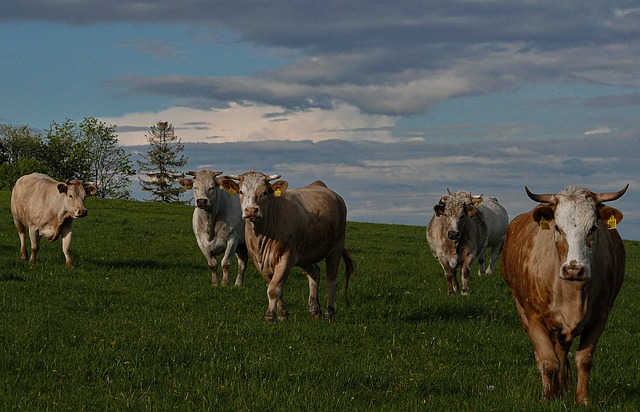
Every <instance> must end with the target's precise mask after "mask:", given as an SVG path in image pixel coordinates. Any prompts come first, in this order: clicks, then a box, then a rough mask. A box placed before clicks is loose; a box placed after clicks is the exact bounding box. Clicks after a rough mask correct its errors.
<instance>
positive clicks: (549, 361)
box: [527, 319, 563, 399]
mask: <svg viewBox="0 0 640 412" xmlns="http://www.w3.org/2000/svg"><path fill="white" fill-rule="evenodd" d="M527 326H528V330H527V333H528V334H529V339H530V340H531V344H532V345H533V352H534V355H535V358H536V364H537V366H538V370H539V371H540V375H541V376H542V396H543V397H544V398H545V399H549V398H553V397H555V396H557V395H559V394H560V393H561V392H562V389H563V386H562V382H561V379H560V378H561V375H563V374H562V373H561V364H560V360H559V359H558V355H557V354H556V351H555V345H554V343H553V342H552V341H551V338H550V337H549V334H548V332H547V330H546V329H545V328H544V326H543V325H542V324H541V323H540V321H539V320H537V319H536V320H531V319H530V320H529V322H528V325H527Z"/></svg>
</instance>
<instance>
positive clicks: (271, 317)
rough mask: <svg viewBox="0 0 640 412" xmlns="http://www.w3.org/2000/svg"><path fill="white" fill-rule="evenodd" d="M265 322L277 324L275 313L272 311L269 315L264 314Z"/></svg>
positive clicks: (269, 311) (268, 312)
mask: <svg viewBox="0 0 640 412" xmlns="http://www.w3.org/2000/svg"><path fill="white" fill-rule="evenodd" d="M264 320H265V321H267V322H269V323H273V322H275V321H276V315H275V313H273V311H271V310H268V311H267V313H265V314H264Z"/></svg>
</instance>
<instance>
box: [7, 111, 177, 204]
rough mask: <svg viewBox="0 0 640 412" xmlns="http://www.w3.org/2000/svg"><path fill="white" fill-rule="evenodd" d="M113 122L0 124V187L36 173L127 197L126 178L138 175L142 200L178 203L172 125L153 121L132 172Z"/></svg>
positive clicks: (102, 194)
mask: <svg viewBox="0 0 640 412" xmlns="http://www.w3.org/2000/svg"><path fill="white" fill-rule="evenodd" d="M116 128H117V126H115V125H108V124H106V123H104V122H102V121H100V120H98V119H96V118H93V117H89V118H85V119H84V120H82V121H81V122H79V123H76V122H73V121H72V120H70V119H66V120H65V121H64V122H62V123H57V122H55V121H53V122H51V125H50V127H49V129H47V130H45V131H44V132H41V131H38V130H35V129H33V128H30V127H29V126H26V125H22V126H12V125H8V124H0V190H11V189H12V188H13V185H14V184H15V182H16V180H18V178H19V177H20V176H23V175H26V174H29V173H34V172H39V173H44V174H47V175H49V176H51V177H52V178H54V179H56V180H60V181H67V180H71V179H79V180H83V181H86V182H92V183H93V184H94V185H95V186H96V188H97V193H96V195H97V196H100V197H103V198H112V199H130V198H131V190H130V186H131V180H132V177H133V176H135V175H136V173H139V178H140V183H141V186H142V189H143V190H144V191H146V192H149V193H150V195H151V197H150V198H149V199H145V200H151V201H158V202H167V203H170V202H180V196H181V194H182V192H183V189H182V187H181V186H180V185H179V184H178V180H179V179H180V178H182V177H183V173H182V172H180V168H182V167H184V166H185V165H186V164H187V158H186V157H185V156H184V155H183V154H182V152H183V150H184V146H183V144H182V143H181V141H180V139H179V138H178V137H177V136H176V135H175V131H174V128H173V125H171V124H170V123H169V122H158V123H156V124H155V125H154V126H151V128H150V129H149V133H148V134H147V136H146V137H147V140H148V142H149V148H148V150H147V153H146V155H145V154H141V155H140V156H141V158H142V160H138V161H137V164H138V167H139V170H138V171H136V169H134V167H133V163H132V161H131V155H130V154H128V153H126V152H125V150H124V148H123V147H122V146H121V145H120V144H119V143H118V136H117V134H116Z"/></svg>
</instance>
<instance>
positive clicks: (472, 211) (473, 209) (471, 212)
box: [466, 205, 477, 217]
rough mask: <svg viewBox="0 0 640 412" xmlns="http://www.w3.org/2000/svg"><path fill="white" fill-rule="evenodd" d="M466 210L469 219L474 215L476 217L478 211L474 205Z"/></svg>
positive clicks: (468, 206)
mask: <svg viewBox="0 0 640 412" xmlns="http://www.w3.org/2000/svg"><path fill="white" fill-rule="evenodd" d="M466 210H467V216H469V217H472V216H473V215H475V214H476V211H477V209H476V207H475V206H473V205H467V207H466Z"/></svg>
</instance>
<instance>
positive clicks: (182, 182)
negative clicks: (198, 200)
mask: <svg viewBox="0 0 640 412" xmlns="http://www.w3.org/2000/svg"><path fill="white" fill-rule="evenodd" d="M187 173H189V172H187ZM178 183H180V186H182V187H184V188H185V189H191V188H192V187H193V179H187V178H184V179H180V180H178Z"/></svg>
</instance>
